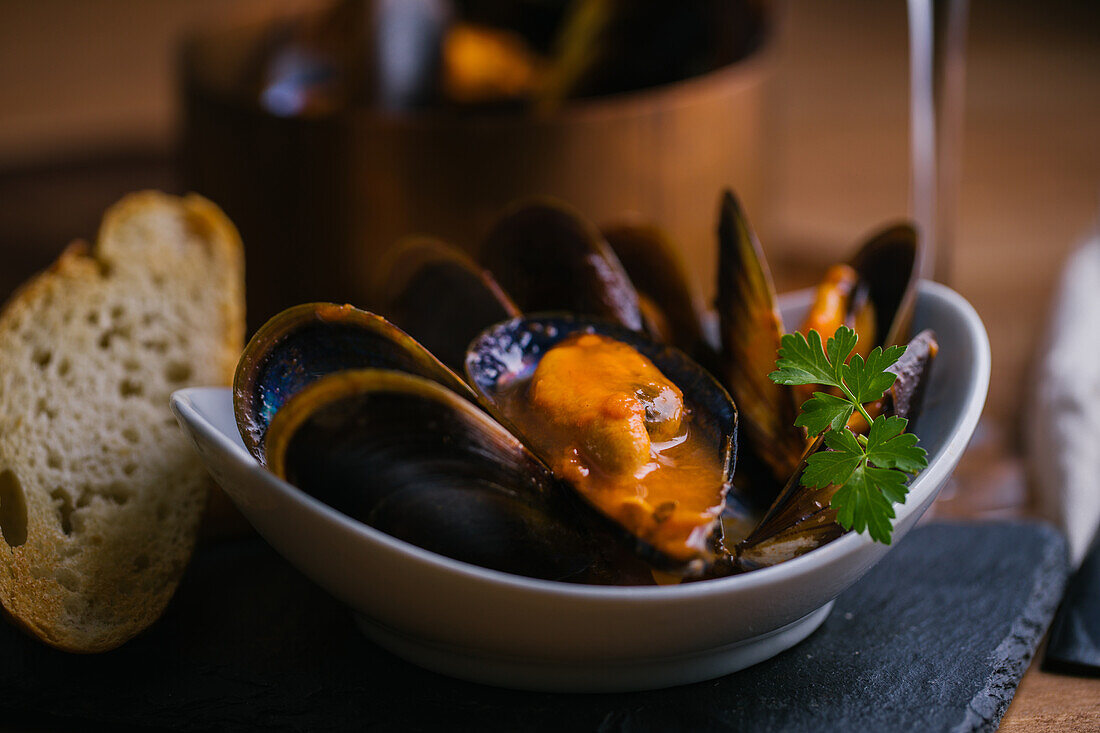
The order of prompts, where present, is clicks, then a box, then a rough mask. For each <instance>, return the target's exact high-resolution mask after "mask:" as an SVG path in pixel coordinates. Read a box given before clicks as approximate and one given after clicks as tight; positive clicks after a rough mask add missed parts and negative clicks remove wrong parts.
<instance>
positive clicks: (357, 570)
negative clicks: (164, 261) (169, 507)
mask: <svg viewBox="0 0 1100 733" xmlns="http://www.w3.org/2000/svg"><path fill="white" fill-rule="evenodd" d="M810 297H811V293H809V292H808V291H807V292H799V293H794V294H791V295H789V296H786V297H784V298H783V299H782V306H783V312H784V316H785V318H786V320H787V322H788V323H797V322H799V321H800V320H801V316H802V312H803V311H804V310H805V308H806V307H807V305H808V303H809V300H810ZM915 327H916V329H922V328H933V329H935V331H936V335H937V338H938V339H939V343H940V352H939V356H938V358H937V360H936V362H935V366H934V368H933V372H932V381H931V383H930V385H929V390H928V393H927V394H926V399H925V405H924V411H923V413H922V415H921V417H920V420H919V423H918V425H917V432H918V434H919V435H920V438H921V445H923V446H924V447H925V448H926V449H927V450H928V452H929V464H928V468H926V469H925V470H924V471H923V472H922V473H921V474H920V475H919V476H918V477H917V478H916V479H914V480H913V482H912V484H911V486H910V493H909V497H908V500H907V502H906V503H905V504H904V505H903V506H899V507H897V514H898V516H897V520H896V522H895V529H894V539H895V542H896V541H897V540H899V539H901V537H902V536H903V535H904V534H905V533H906V532H907V531H908V530H909V529H910V528H911V527H912V526H913V524H914V523H916V521H917V519H918V518H919V517H920V515H921V514H922V513H923V512H924V511H925V510H926V509H927V508H928V506H929V505H930V504H931V503H932V500H933V499H934V498H935V497H936V494H937V493H938V492H939V490H940V487H941V486H942V485H943V484H944V482H945V481H946V480H947V478H948V476H949V475H950V473H951V471H952V470H953V469H954V467H955V464H956V463H957V462H958V460H959V456H960V455H961V454H962V452H963V449H964V448H965V447H966V444H967V442H968V440H969V439H970V436H971V434H972V433H973V431H974V427H975V426H976V425H977V422H978V417H979V415H980V414H981V411H982V406H983V405H984V403H985V397H986V391H987V388H988V384H989V368H990V364H989V342H988V339H987V336H986V333H985V329H984V327H983V326H982V322H981V320H980V319H979V318H978V315H977V313H975V312H974V309H973V308H972V307H971V306H970V304H969V303H967V302H966V301H965V300H964V299H963V298H962V297H961V296H959V295H958V294H956V293H955V292H953V291H952V290H950V289H948V288H946V287H944V286H942V285H937V284H935V283H928V282H924V283H921V286H920V293H919V298H918V300H917V309H916V315H915ZM172 409H173V410H174V412H175V414H176V417H177V418H178V420H179V423H180V425H181V426H182V427H183V429H184V430H185V431H186V432H187V433H188V434H189V435H190V436H191V438H192V440H193V441H194V444H195V446H196V448H197V449H198V452H199V454H200V455H201V456H202V460H203V461H204V462H205V463H206V465H207V467H208V468H209V469H210V472H211V473H212V474H213V475H214V477H215V479H216V480H217V481H218V483H219V484H221V486H222V487H223V488H224V489H225V491H226V492H227V493H228V494H229V496H230V497H232V499H233V501H235V502H236V504H237V506H238V507H239V508H240V509H241V511H242V512H243V513H244V514H245V516H246V517H247V518H248V519H249V521H251V522H252V524H253V526H255V528H256V529H257V530H258V531H259V532H260V534H262V535H263V536H264V537H265V538H266V539H267V540H268V542H270V543H271V544H272V545H273V546H274V547H275V549H277V550H278V551H279V552H280V553H282V554H283V555H284V556H285V557H286V558H287V559H288V560H289V561H290V562H291V563H293V564H294V565H295V566H297V567H298V568H299V569H300V570H301V571H302V572H303V573H305V574H306V575H307V576H309V577H310V578H312V579H313V580H314V581H316V582H317V583H318V584H319V585H320V586H322V587H323V588H325V589H326V590H328V591H329V592H330V593H332V594H333V595H334V596H336V597H338V598H340V599H341V600H343V601H344V602H345V603H347V604H348V605H349V606H351V608H353V609H354V610H355V611H356V612H357V613H358V616H359V619H360V625H361V627H362V629H363V631H364V632H365V633H366V634H367V635H368V636H369V637H370V638H371V639H373V640H374V641H375V642H377V643H378V644H380V645H381V646H383V647H385V648H386V649H389V650H390V651H392V652H393V653H395V654H397V655H398V656H401V657H404V658H405V659H407V660H409V661H411V662H413V663H415V664H419V665H421V666H423V667H427V668H429V669H433V670H436V671H438V672H442V673H443V674H447V675H451V676H454V677H461V678H464V679H469V680H474V681H478V682H485V683H488V684H493V685H499V686H504V687H515V688H525V689H539V690H558V691H590V692H596V691H622V690H640V689H653V688H658V687H667V686H672V685H679V684H685V683H688V682H695V681H699V680H704V679H710V678H713V677H718V676H721V675H724V674H727V673H730V672H734V671H736V670H738V669H742V668H744V667H747V666H749V665H752V664H755V663H757V662H760V661H763V660H764V659H767V658H769V657H771V656H774V655H775V654H778V653H779V652H781V651H783V650H785V649H787V648H789V647H791V646H793V645H794V644H796V643H798V642H799V641H801V640H802V639H804V638H805V637H806V636H808V635H809V634H810V633H811V632H813V631H814V629H816V628H817V627H818V626H819V625H820V624H821V622H822V621H824V620H825V617H826V616H827V615H828V613H829V611H830V609H831V608H832V601H833V599H834V598H836V596H837V595H839V594H840V593H841V591H843V590H844V589H845V588H847V587H848V586H850V585H851V584H852V583H854V582H855V581H856V580H858V579H859V577H860V576H862V575H863V573H865V572H866V571H867V570H868V569H869V568H870V567H871V566H872V565H874V564H875V563H876V562H878V560H879V559H881V558H882V557H883V556H884V555H885V554H886V552H887V551H888V550H889V549H890V548H889V547H887V546H885V545H881V544H876V543H873V542H871V541H870V540H869V539H867V538H866V537H865V536H862V535H856V534H852V533H849V534H847V535H845V536H843V537H841V538H839V539H837V540H836V541H834V542H832V543H830V544H828V545H825V546H824V547H821V548H819V549H817V550H814V551H813V552H810V553H808V554H806V555H804V556H802V557H798V558H795V559H793V560H790V561H788V562H785V563H782V564H780V565H777V566H775V567H771V568H766V569H762V570H757V571H755V572H752V573H747V574H745V575H739V576H733V577H729V578H723V579H719V580H710V581H705V582H700V583H689V584H685V585H679V586H664V587H601V586H582V585H573V584H568V583H558V582H553V581H544V580H533V579H530V578H523V577H518V576H514V575H509V574H507V573H501V572H497V571H493V570H486V569H484V568H480V567H475V566H473V565H468V564H466V563H462V562H459V561H456V560H452V559H449V558H446V557H442V556H440V555H436V554H434V553H432V552H429V551H426V550H422V549H420V548H418V547H414V546H413V545H410V544H407V543H405V542H403V541H401V540H398V539H394V538H393V537H390V536H389V535H386V534H384V533H382V532H379V531H377V530H375V529H372V528H371V527H368V526H366V525H363V524H361V523H359V522H357V521H355V520H353V519H350V518H348V517H347V516H345V515H343V514H341V513H339V512H337V511H335V510H334V509H331V508H330V507H328V506H326V505H325V504H322V503H320V502H319V501H317V500H315V499H313V498H312V497H310V496H308V495H306V494H305V493H303V492H301V491H299V490H298V489H296V488H294V487H293V486H291V485H289V484H287V483H285V482H284V481H281V480H279V479H277V478H276V477H275V476H274V475H272V474H270V473H268V471H267V470H265V469H263V468H261V467H260V466H259V465H258V464H257V463H256V461H255V460H253V458H252V457H251V456H250V455H249V454H248V452H247V451H246V450H245V448H244V445H243V444H242V442H241V439H240V436H239V434H238V432H237V427H236V424H235V423H234V420H233V410H232V398H231V395H230V391H229V390H228V389H221V388H197V389H185V390H181V391H179V392H176V393H175V394H174V395H173V396H172Z"/></svg>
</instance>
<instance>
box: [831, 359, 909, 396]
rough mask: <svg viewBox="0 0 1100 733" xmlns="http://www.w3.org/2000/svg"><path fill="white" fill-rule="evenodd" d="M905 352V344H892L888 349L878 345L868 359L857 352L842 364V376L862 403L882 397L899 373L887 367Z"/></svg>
mask: <svg viewBox="0 0 1100 733" xmlns="http://www.w3.org/2000/svg"><path fill="white" fill-rule="evenodd" d="M904 353H905V347H904V346H891V347H890V348H889V349H887V350H886V351H883V350H882V348H881V347H879V346H876V347H875V348H874V349H873V350H872V351H871V353H870V354H868V355H867V360H866V361H864V359H863V357H862V356H860V355H859V354H856V355H855V356H853V357H852V360H851V361H850V362H848V363H847V364H842V365H841V367H840V374H841V377H842V378H843V379H844V383H845V384H846V385H848V389H850V390H851V391H852V394H853V395H855V398H856V400H858V401H859V403H860V404H861V405H865V404H867V403H868V402H874V401H875V400H880V399H882V395H883V393H884V392H885V391H886V390H888V389H890V387H892V386H893V385H894V380H895V379H897V375H896V374H894V373H893V372H888V371H886V369H887V368H888V367H890V366H892V365H893V364H894V362H896V361H897V360H898V359H900V358H901V355H902V354H904Z"/></svg>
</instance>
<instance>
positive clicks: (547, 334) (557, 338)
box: [466, 314, 737, 577]
mask: <svg viewBox="0 0 1100 733" xmlns="http://www.w3.org/2000/svg"><path fill="white" fill-rule="evenodd" d="M585 333H594V334H598V335H601V336H606V337H609V338H611V339H614V340H616V341H620V342H623V343H625V344H627V345H629V346H631V347H633V348H634V349H635V350H637V351H638V352H639V353H641V354H642V355H643V356H645V357H646V358H648V359H649V360H650V361H651V362H652V363H653V364H654V366H656V367H657V369H659V370H660V371H661V373H662V374H663V375H665V377H666V378H668V379H669V380H671V381H672V382H673V383H674V384H676V386H677V387H679V389H680V390H681V391H682V393H683V401H684V405H685V408H686V409H687V410H689V411H690V414H691V420H692V423H691V428H690V429H691V430H693V431H696V432H697V435H699V436H700V437H699V439H700V440H701V441H705V443H706V444H708V445H713V449H714V451H715V453H714V455H715V456H716V457H717V460H718V462H719V464H718V465H719V466H720V475H719V476H718V481H719V483H720V485H718V486H715V487H714V488H715V493H716V495H719V496H720V497H721V500H724V499H725V496H726V493H727V492H728V490H729V487H730V482H731V480H732V477H733V470H734V463H735V459H736V445H737V444H736V435H737V408H736V407H735V406H734V403H733V401H732V400H731V399H730V397H729V395H728V394H727V393H726V391H725V390H724V389H723V388H722V386H721V385H720V384H718V382H717V381H715V379H714V377H713V376H711V375H710V373H709V372H707V371H706V370H705V369H703V368H702V367H700V366H699V365H698V364H696V363H695V362H694V361H692V360H691V359H690V358H689V357H688V356H687V355H686V354H684V353H683V352H682V351H680V350H679V349H676V348H675V347H672V346H668V345H665V344H661V343H658V342H655V341H653V340H651V339H649V338H647V337H646V336H644V335H643V334H640V333H636V332H634V331H631V330H629V329H626V328H623V327H621V326H616V325H613V324H609V323H602V322H598V321H592V320H588V319H583V318H578V317H575V316H572V315H570V314H546V315H533V316H528V317H524V318H516V319H512V320H510V321H506V322H504V323H500V324H497V325H495V326H493V327H491V328H489V329H488V330H486V331H485V332H484V333H482V334H481V336H479V337H478V338H477V339H476V340H475V341H474V342H473V343H471V344H470V350H469V353H468V355H467V358H466V374H467V380H468V381H469V383H470V384H471V385H472V386H473V387H474V389H475V390H476V391H477V393H478V395H479V396H480V397H481V398H482V403H483V405H484V406H485V407H486V409H487V410H488V411H489V412H490V413H491V414H492V415H493V416H494V417H496V418H497V420H498V421H499V422H501V423H502V424H504V425H506V426H507V427H508V428H509V429H510V430H512V432H513V433H514V434H515V435H516V436H517V437H519V438H521V439H523V440H524V442H525V443H526V444H527V445H528V447H529V448H531V449H532V450H533V451H534V452H535V453H536V454H537V455H539V457H540V458H542V459H543V460H544V461H545V462H546V463H547V464H548V465H553V463H554V460H553V457H552V456H547V455H542V454H540V453H539V450H540V449H539V441H537V440H532V436H530V435H525V434H524V431H523V430H522V428H520V427H519V426H517V425H516V424H515V423H514V421H513V420H511V419H510V418H509V412H508V405H509V401H510V400H512V399H515V398H516V395H517V390H521V389H523V388H524V385H525V384H527V383H529V380H530V379H531V377H532V376H533V375H534V373H535V370H536V368H537V367H538V364H539V361H540V360H541V358H542V356H543V355H544V354H545V353H546V352H547V351H549V350H550V349H551V348H553V347H554V346H556V345H557V344H559V343H561V342H562V341H564V340H565V339H567V338H570V337H572V336H576V335H579V334H585ZM578 494H579V492H578ZM719 503H720V502H719ZM592 506H593V508H596V507H595V505H592ZM597 511H598V509H597ZM606 521H607V523H608V524H610V525H613V526H614V528H615V530H616V531H617V532H618V533H619V534H620V536H622V537H625V538H626V539H627V540H628V542H629V543H630V544H631V546H632V550H633V551H634V552H635V553H637V554H638V555H639V556H640V557H642V558H643V559H644V560H646V561H647V562H649V563H650V564H651V565H653V566H654V567H656V568H658V569H660V570H665V571H668V572H672V573H675V574H677V575H680V576H683V577H697V576H698V575H700V574H701V573H702V572H703V571H704V570H705V569H706V567H707V566H708V565H709V564H710V563H711V562H713V559H714V557H713V551H714V550H715V549H717V547H716V543H717V541H718V538H719V536H720V533H721V523H720V521H719V518H718V517H717V516H716V517H715V519H714V522H713V524H712V525H711V526H710V527H709V528H708V530H707V539H706V542H707V544H708V549H707V550H706V551H705V552H704V553H701V554H700V555H699V556H697V557H695V558H692V559H691V560H689V561H683V560H677V559H674V558H671V557H668V556H666V555H665V554H664V553H662V552H660V551H659V550H657V549H656V548H654V547H653V546H651V545H649V544H648V543H647V542H645V541H644V540H643V539H641V538H639V537H637V536H635V535H634V534H632V533H631V532H630V531H629V530H628V529H626V527H624V526H623V525H620V524H618V523H616V522H614V520H611V519H610V518H609V517H607V518H606ZM658 521H660V520H658Z"/></svg>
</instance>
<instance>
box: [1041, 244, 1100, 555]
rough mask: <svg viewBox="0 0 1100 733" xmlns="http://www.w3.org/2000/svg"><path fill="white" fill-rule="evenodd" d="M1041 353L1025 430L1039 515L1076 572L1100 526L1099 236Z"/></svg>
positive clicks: (1071, 275)
mask: <svg viewBox="0 0 1100 733" xmlns="http://www.w3.org/2000/svg"><path fill="white" fill-rule="evenodd" d="M1046 334H1047V335H1046V343H1045V344H1044V345H1043V350H1042V351H1041V352H1039V353H1040V361H1039V367H1038V370H1037V374H1036V376H1037V380H1036V390H1035V392H1034V395H1035V397H1034V400H1033V401H1032V404H1031V405H1029V408H1030V409H1029V411H1028V413H1027V414H1026V417H1025V420H1026V424H1027V428H1028V429H1027V441H1028V462H1029V466H1030V470H1031V475H1032V479H1033V482H1034V485H1035V486H1036V487H1037V489H1038V499H1039V502H1038V504H1039V506H1038V508H1039V510H1040V512H1042V514H1043V515H1044V516H1045V517H1046V518H1047V519H1048V520H1050V521H1051V522H1054V523H1055V524H1056V525H1058V526H1060V527H1061V528H1062V529H1063V531H1064V532H1065V533H1066V538H1067V539H1068V541H1069V547H1070V555H1071V559H1072V562H1073V564H1074V566H1077V565H1079V564H1080V562H1081V559H1082V558H1083V556H1084V554H1085V551H1086V550H1087V549H1088V547H1089V544H1090V542H1091V540H1092V537H1093V535H1094V534H1095V533H1096V530H1097V525H1098V524H1100V234H1097V235H1095V236H1094V237H1092V238H1090V239H1089V240H1088V241H1086V242H1085V244H1084V245H1083V246H1082V247H1081V248H1080V249H1078V250H1077V251H1076V252H1074V253H1073V255H1071V256H1070V258H1069V260H1068V261H1067V262H1066V267H1065V271H1064V272H1063V273H1062V280H1061V284H1060V287H1059V290H1058V293H1057V295H1056V296H1055V302H1054V311H1053V314H1052V317H1051V321H1050V324H1049V325H1048V328H1047V332H1046Z"/></svg>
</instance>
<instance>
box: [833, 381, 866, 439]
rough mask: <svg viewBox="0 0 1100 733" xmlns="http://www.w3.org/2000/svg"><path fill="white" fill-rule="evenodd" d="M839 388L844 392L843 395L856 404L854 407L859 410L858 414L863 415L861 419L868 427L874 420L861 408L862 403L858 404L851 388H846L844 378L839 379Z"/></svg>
mask: <svg viewBox="0 0 1100 733" xmlns="http://www.w3.org/2000/svg"><path fill="white" fill-rule="evenodd" d="M840 389H841V391H843V392H844V396H845V397H847V398H848V400H849V401H851V403H852V404H853V405H855V406H856V409H857V410H859V414H860V415H863V419H864V420H866V421H867V427H868V428H870V427H871V423H873V422H874V420H872V419H871V416H870V415H868V414H867V410H865V409H863V405H862V404H860V402H859V400H857V399H856V396H855V395H854V394H852V390H850V389H848V385H846V384H845V383H844V380H840Z"/></svg>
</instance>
